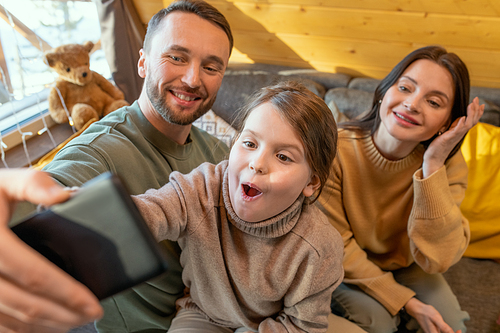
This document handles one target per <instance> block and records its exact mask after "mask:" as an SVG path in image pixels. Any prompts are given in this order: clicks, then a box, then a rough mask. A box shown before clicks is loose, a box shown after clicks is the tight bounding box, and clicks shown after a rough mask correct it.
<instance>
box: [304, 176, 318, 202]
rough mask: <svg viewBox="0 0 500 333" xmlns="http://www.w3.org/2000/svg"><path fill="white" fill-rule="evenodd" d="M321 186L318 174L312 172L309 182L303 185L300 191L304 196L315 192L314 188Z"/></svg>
mask: <svg viewBox="0 0 500 333" xmlns="http://www.w3.org/2000/svg"><path fill="white" fill-rule="evenodd" d="M320 186H321V181H320V180H319V177H318V175H316V174H314V175H312V177H311V180H310V181H309V184H307V185H306V187H304V189H303V190H302V193H303V194H304V196H306V197H310V196H312V195H313V194H314V192H316V190H317V189H318V188H319V187H320Z"/></svg>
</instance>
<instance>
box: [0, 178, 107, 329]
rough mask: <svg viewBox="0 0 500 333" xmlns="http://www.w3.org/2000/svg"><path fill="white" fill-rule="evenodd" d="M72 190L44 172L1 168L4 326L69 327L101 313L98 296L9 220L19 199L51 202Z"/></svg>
mask: <svg viewBox="0 0 500 333" xmlns="http://www.w3.org/2000/svg"><path fill="white" fill-rule="evenodd" d="M68 197H69V193H68V192H67V191H65V190H64V189H63V188H62V187H60V186H58V185H56V183H55V182H54V181H53V180H52V179H51V178H50V177H49V176H48V175H47V174H46V173H44V172H40V171H34V170H24V169H17V170H1V171H0V290H1V291H2V292H0V331H4V330H5V331H9V332H11V331H13V332H21V331H22V332H24V331H33V332H66V331H68V330H69V329H70V328H71V327H75V326H79V325H82V324H85V323H87V322H90V321H93V320H95V319H97V318H99V317H101V316H102V309H101V306H100V305H99V302H98V300H97V298H96V297H95V296H94V295H93V294H92V293H91V292H90V291H89V290H88V289H87V288H86V287H84V286H83V285H82V284H80V283H79V282H77V281H76V280H74V279H73V278H71V277H70V276H69V275H66V274H65V273H64V272H63V271H62V270H60V269H59V268H58V267H56V266H55V265H53V264H52V263H51V262H49V261H48V260H47V259H45V258H44V257H43V256H41V255H40V254H39V253H38V252H36V251H34V250H33V249H31V248H30V247H29V246H27V245H26V244H25V243H23V242H22V241H21V240H20V239H19V238H17V237H16V236H15V235H14V233H13V232H12V231H11V230H10V229H9V227H8V226H7V224H8V221H9V219H10V216H11V214H12V211H13V209H14V206H15V203H16V202H17V201H21V200H27V201H30V202H33V203H37V204H44V205H51V204H54V203H57V202H62V201H64V200H67V199H68Z"/></svg>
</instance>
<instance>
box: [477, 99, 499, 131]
mask: <svg viewBox="0 0 500 333" xmlns="http://www.w3.org/2000/svg"><path fill="white" fill-rule="evenodd" d="M479 104H484V113H483V115H482V117H481V119H479V121H481V122H483V123H487V124H491V125H495V126H500V107H499V106H498V105H496V104H495V103H493V102H492V101H490V100H487V99H484V98H482V97H479Z"/></svg>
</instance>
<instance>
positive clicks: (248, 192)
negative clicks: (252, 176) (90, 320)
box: [241, 184, 262, 198]
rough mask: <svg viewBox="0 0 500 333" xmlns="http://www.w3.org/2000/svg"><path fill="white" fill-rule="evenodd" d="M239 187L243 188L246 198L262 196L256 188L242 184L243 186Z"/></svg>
mask: <svg viewBox="0 0 500 333" xmlns="http://www.w3.org/2000/svg"><path fill="white" fill-rule="evenodd" d="M241 187H242V188H243V193H245V194H246V195H247V196H249V197H251V198H253V197H256V196H258V195H260V194H262V192H261V191H259V190H258V189H257V188H255V187H252V186H250V185H248V184H243V185H241Z"/></svg>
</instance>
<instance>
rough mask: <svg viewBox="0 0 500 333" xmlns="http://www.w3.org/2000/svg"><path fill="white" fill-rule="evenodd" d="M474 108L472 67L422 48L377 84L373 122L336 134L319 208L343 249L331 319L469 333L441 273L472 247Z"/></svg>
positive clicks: (368, 118)
mask: <svg viewBox="0 0 500 333" xmlns="http://www.w3.org/2000/svg"><path fill="white" fill-rule="evenodd" d="M468 101H469V75H468V71H467V68H466V66H465V64H464V63H463V62H462V61H461V60H460V59H459V58H458V57H457V56H456V55H455V54H453V53H448V52H446V50H444V49H443V48H441V47H437V46H430V47H424V48H421V49H418V50H416V51H414V52H412V53H410V54H409V55H408V56H406V57H405V58H404V59H403V60H402V61H401V62H400V63H399V64H398V65H397V66H396V67H394V69H393V70H392V71H391V72H390V73H389V75H388V76H387V77H385V78H384V79H383V80H382V81H381V82H380V84H379V86H378V87H377V89H376V91H375V97H374V101H373V106H372V109H371V112H369V113H368V114H366V115H365V116H364V117H362V118H361V119H359V120H354V121H352V122H348V123H344V124H343V125H342V129H341V130H340V131H339V152H338V156H337V159H336V161H335V163H334V166H333V170H332V173H331V175H330V179H329V181H328V183H327V185H326V186H325V190H324V192H323V195H322V197H321V198H320V200H318V202H320V204H321V206H322V209H323V210H324V212H325V213H326V214H327V216H328V218H329V220H330V222H331V223H332V224H333V225H334V226H335V227H336V228H337V229H338V230H339V231H340V233H341V234H342V237H343V240H344V246H345V257H344V269H345V280H344V283H343V284H342V285H341V286H340V287H339V288H337V290H336V291H335V292H334V294H333V300H332V310H333V312H334V313H336V314H338V315H341V316H344V317H345V318H347V319H349V320H351V321H353V322H355V323H357V324H358V325H359V326H361V327H362V328H363V329H365V330H367V331H368V332H381V333H382V332H383V333H387V332H396V330H397V326H398V325H399V323H400V315H401V316H402V317H406V316H408V315H409V316H410V317H409V318H408V319H409V323H408V325H407V328H409V329H417V328H418V329H419V332H422V331H423V332H456V331H457V330H461V331H462V332H463V333H464V332H465V326H464V321H465V320H467V319H468V315H467V313H465V312H463V311H461V309H460V306H459V304H458V302H457V299H456V297H455V296H454V295H453V293H452V291H451V290H450V288H449V286H448V285H447V283H446V281H445V280H444V278H443V277H442V275H441V274H439V273H442V272H444V271H446V270H447V269H448V268H449V267H450V266H451V265H453V264H454V263H456V262H457V261H458V260H459V259H460V258H461V256H462V254H463V253H464V251H465V249H466V247H467V244H468V242H469V227H468V221H467V220H466V219H465V218H464V217H463V216H462V214H461V212H460V208H459V207H460V203H461V201H462V199H463V198H464V192H465V189H466V186H467V166H466V164H465V161H464V159H463V157H462V154H461V153H460V150H459V148H460V144H461V142H462V140H463V137H464V136H465V134H466V133H467V131H468V130H469V129H470V128H471V127H472V126H474V125H475V124H476V123H477V122H478V120H479V118H480V117H481V115H482V113H483V109H484V106H479V103H478V99H477V98H476V99H474V101H473V103H471V104H470V105H469V106H468V107H467V104H468ZM410 318H413V319H410Z"/></svg>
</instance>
